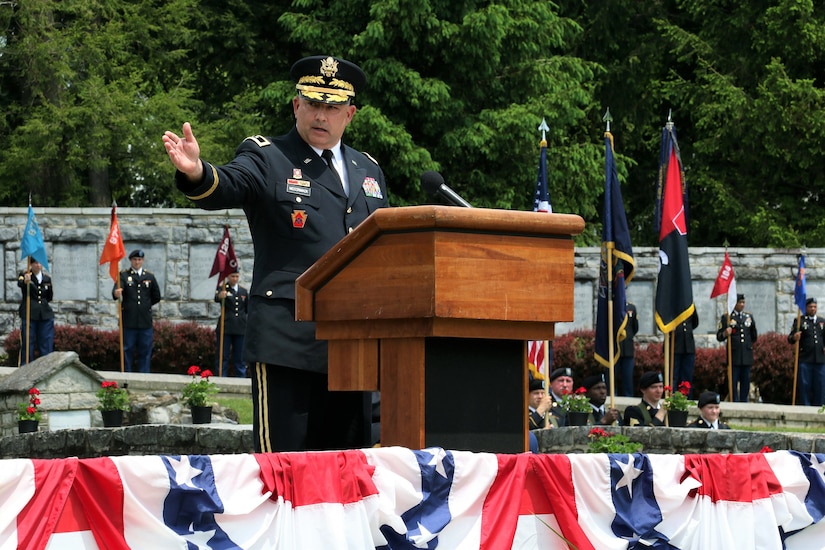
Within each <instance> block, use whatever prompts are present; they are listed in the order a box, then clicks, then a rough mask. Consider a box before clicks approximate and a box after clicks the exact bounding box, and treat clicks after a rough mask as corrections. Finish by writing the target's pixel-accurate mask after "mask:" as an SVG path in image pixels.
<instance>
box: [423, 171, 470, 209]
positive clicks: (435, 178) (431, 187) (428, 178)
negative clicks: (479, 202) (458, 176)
mask: <svg viewBox="0 0 825 550" xmlns="http://www.w3.org/2000/svg"><path fill="white" fill-rule="evenodd" d="M421 187H423V188H424V191H426V192H427V193H429V194H430V195H435V194H439V195H441V196H442V197H443V198H444V199H446V200H447V202H449V203H450V204H452V205H454V206H463V207H465V208H472V207H473V205H472V204H470V203H469V202H467V201H465V200H464V199H462V198H461V196H460V195H459V194H458V193H456V192H455V191H453V190H452V189H450V188H449V187H447V184H445V183H444V177H443V176H442V175H441V174H439V173H438V172H435V171H433V170H427V171H426V172H424V173H423V174H421Z"/></svg>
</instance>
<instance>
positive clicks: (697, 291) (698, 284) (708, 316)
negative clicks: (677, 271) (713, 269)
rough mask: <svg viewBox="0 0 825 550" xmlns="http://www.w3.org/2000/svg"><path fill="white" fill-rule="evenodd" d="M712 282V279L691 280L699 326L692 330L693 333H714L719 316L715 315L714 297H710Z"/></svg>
mask: <svg viewBox="0 0 825 550" xmlns="http://www.w3.org/2000/svg"><path fill="white" fill-rule="evenodd" d="M713 283H714V281H694V282H693V285H692V286H693V305H694V306H696V313H697V315H699V326H698V327H696V329H695V330H694V333H695V334H716V325H717V324H718V323H719V316H718V315H716V304H715V302H716V298H713V299H711V298H710V292H711V290H713Z"/></svg>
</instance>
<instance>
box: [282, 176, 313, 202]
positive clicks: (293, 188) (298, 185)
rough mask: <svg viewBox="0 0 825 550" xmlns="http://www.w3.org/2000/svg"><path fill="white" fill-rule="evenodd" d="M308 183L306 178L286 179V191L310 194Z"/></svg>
mask: <svg viewBox="0 0 825 550" xmlns="http://www.w3.org/2000/svg"><path fill="white" fill-rule="evenodd" d="M309 186H310V183H309V182H308V181H306V180H297V179H292V178H290V179H288V180H286V192H287V193H292V194H293V195H302V196H304V197H308V196H310V195H311V194H312V189H310V187H309Z"/></svg>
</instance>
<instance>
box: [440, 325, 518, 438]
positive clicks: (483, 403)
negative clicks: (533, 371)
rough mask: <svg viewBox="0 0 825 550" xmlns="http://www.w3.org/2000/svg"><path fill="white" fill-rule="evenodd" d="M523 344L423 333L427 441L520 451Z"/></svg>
mask: <svg viewBox="0 0 825 550" xmlns="http://www.w3.org/2000/svg"><path fill="white" fill-rule="evenodd" d="M524 349H525V343H524V341H523V340H487V339H473V338H427V339H425V361H424V362H425V382H424V385H425V393H426V403H425V413H424V418H425V420H424V424H425V443H426V446H427V447H433V446H436V447H443V448H445V449H457V450H468V451H476V452H482V451H483V452H495V453H521V452H524V451H525V438H526V425H525V422H526V420H525V419H526V417H527V406H526V389H525V388H526V382H525V377H526V374H525V372H526V371H525V367H524Z"/></svg>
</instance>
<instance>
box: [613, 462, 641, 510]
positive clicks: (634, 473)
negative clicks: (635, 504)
mask: <svg viewBox="0 0 825 550" xmlns="http://www.w3.org/2000/svg"><path fill="white" fill-rule="evenodd" d="M627 456H628V458H629V460H628V461H627V462H626V463H625V462H621V461H619V460H617V461H616V465H617V466H619V468H620V469H621V470H622V478H621V479H620V480H619V482H618V483H616V490H617V491H618V490H619V489H621V488H622V487H627V494H628V495H629V496H630V498H631V499H632V498H633V481H634V480H635V479H636V478H637V477H639V476H640V475H642V470H640V469H638V468H636V466H635V465H634V463H633V455H627Z"/></svg>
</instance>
